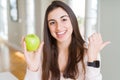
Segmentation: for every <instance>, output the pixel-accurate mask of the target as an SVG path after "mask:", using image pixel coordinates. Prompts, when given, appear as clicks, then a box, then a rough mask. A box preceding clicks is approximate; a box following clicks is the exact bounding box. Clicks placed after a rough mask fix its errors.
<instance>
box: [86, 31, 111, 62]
mask: <svg viewBox="0 0 120 80" xmlns="http://www.w3.org/2000/svg"><path fill="white" fill-rule="evenodd" d="M88 40H89V44H88V50H87V55H88V61H89V62H93V61H94V60H97V56H98V54H99V52H100V51H101V50H102V49H103V48H104V47H105V46H107V45H108V44H109V43H110V41H106V42H103V40H102V37H101V34H100V33H94V34H93V35H91V36H90V37H89V38H88Z"/></svg>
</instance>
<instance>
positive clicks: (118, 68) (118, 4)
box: [100, 0, 120, 80]
mask: <svg viewBox="0 0 120 80" xmlns="http://www.w3.org/2000/svg"><path fill="white" fill-rule="evenodd" d="M100 6H101V7H100V8H101V9H100V10H101V12H100V18H101V20H100V32H101V34H102V36H103V40H104V41H107V40H110V41H111V44H110V45H108V46H107V47H105V48H104V49H103V51H102V52H101V55H102V74H103V80H120V76H119V74H120V63H119V61H120V47H119V46H120V35H119V34H120V0H100Z"/></svg>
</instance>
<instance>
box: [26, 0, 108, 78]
mask: <svg viewBox="0 0 120 80" xmlns="http://www.w3.org/2000/svg"><path fill="white" fill-rule="evenodd" d="M84 44H85V41H84V40H83V39H82V37H81V35H80V32H79V28H78V22H77V19H76V17H75V14H74V13H73V11H72V10H71V8H70V7H68V6H67V5H66V4H65V3H63V2H61V1H53V2H52V4H51V5H50V6H48V8H47V10H46V14H45V21H44V42H42V43H41V45H40V47H39V49H38V50H37V51H36V52H33V54H28V53H29V52H28V51H27V50H26V45H25V42H24V54H25V58H26V62H27V65H28V67H27V72H26V76H25V80H102V76H101V73H100V65H99V62H100V58H99V57H98V56H99V52H100V50H101V49H103V48H104V47H105V46H106V45H107V44H109V42H108V41H107V42H104V43H103V41H102V38H101V35H100V34H99V33H94V34H93V35H92V36H90V38H89V44H88V48H85V45H84Z"/></svg>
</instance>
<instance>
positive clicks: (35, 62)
mask: <svg viewBox="0 0 120 80" xmlns="http://www.w3.org/2000/svg"><path fill="white" fill-rule="evenodd" d="M22 45H23V50H24V51H23V52H24V56H25V60H26V63H27V67H28V69H29V70H31V71H34V72H35V71H38V70H39V67H40V66H42V59H41V58H42V53H43V45H44V42H41V44H40V46H39V48H38V50H37V51H34V52H29V51H27V49H26V44H25V41H24V39H23V40H22Z"/></svg>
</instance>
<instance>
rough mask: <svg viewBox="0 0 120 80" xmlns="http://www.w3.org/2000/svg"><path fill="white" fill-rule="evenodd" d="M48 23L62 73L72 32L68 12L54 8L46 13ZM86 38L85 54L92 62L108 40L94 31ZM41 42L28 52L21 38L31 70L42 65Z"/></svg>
mask: <svg viewBox="0 0 120 80" xmlns="http://www.w3.org/2000/svg"><path fill="white" fill-rule="evenodd" d="M48 25H49V30H50V33H51V35H52V36H53V37H54V38H55V39H56V40H57V45H58V49H59V50H58V51H59V56H58V64H59V68H60V71H61V73H62V72H63V71H64V69H65V67H66V63H67V59H68V46H69V44H70V42H71V34H72V32H73V28H72V25H71V21H70V18H69V16H68V14H67V13H66V12H65V11H64V10H63V9H62V8H56V9H54V10H53V11H51V12H50V13H49V14H48ZM88 40H89V44H88V49H87V51H85V52H86V53H85V54H86V55H87V56H88V62H93V61H94V60H97V56H98V54H99V52H100V51H101V50H102V49H103V48H104V47H105V46H106V45H108V44H109V43H110V42H109V41H107V42H103V40H102V37H101V34H100V33H94V34H93V35H91V36H90V37H89V39H88ZM43 44H44V42H42V43H41V44H40V47H39V49H38V50H37V51H35V52H31V53H30V52H28V51H27V50H26V45H25V42H24V40H23V48H24V55H25V59H26V62H27V65H28V69H30V70H31V71H37V70H39V67H40V66H41V65H42V61H41V57H42V50H43Z"/></svg>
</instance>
